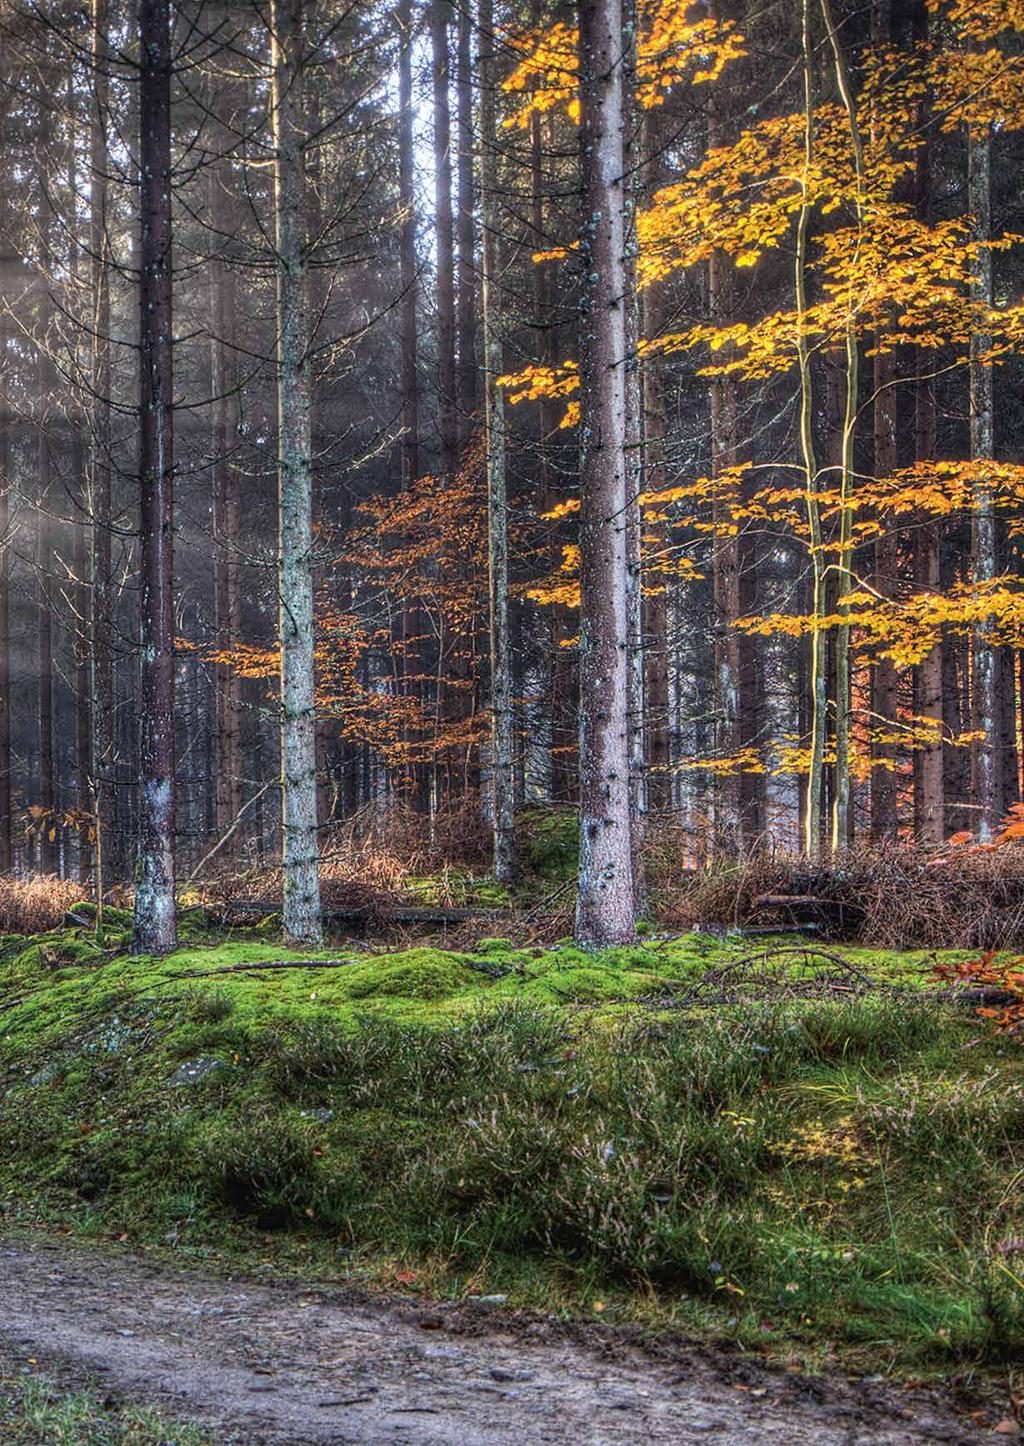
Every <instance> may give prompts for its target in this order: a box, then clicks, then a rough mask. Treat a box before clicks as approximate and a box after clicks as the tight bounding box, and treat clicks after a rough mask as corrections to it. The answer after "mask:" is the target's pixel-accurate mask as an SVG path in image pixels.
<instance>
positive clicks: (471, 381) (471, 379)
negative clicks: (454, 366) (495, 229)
mask: <svg viewBox="0 0 1024 1446" xmlns="http://www.w3.org/2000/svg"><path fill="white" fill-rule="evenodd" d="M487 43H488V37H487V36H486V35H484V36H481V40H480V45H481V48H482V47H483V46H484V45H486V44H487ZM480 64H481V66H482V65H483V60H482V59H481V61H480ZM472 67H473V17H472V13H471V7H470V5H469V4H468V3H467V4H463V5H460V7H459V23H458V46H457V66H456V89H457V93H458V139H459V159H458V169H457V174H458V183H459V210H458V228H457V229H458V241H459V273H458V280H459V309H458V342H459V364H458V376H457V406H458V412H459V437H460V442H461V443H462V445H463V446H464V445H465V442H466V439H467V438H468V437H469V435H470V433H471V432H472V430H473V417H474V414H475V412H476V401H477V358H476V223H475V215H474V210H475V207H474V199H475V198H474V184H473V69H472Z"/></svg>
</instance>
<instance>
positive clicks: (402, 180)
mask: <svg viewBox="0 0 1024 1446" xmlns="http://www.w3.org/2000/svg"><path fill="white" fill-rule="evenodd" d="M398 32H399V34H398V205H399V211H400V217H401V219H400V231H399V271H400V280H401V288H402V299H401V307H400V310H399V348H400V352H401V355H400V357H399V406H400V420H401V429H402V437H401V448H400V466H401V476H402V486H403V487H406V488H408V487H411V486H412V485H413V483H414V482H415V481H416V479H417V477H418V476H419V475H420V457H419V445H420V436H419V431H420V419H419V413H420V403H419V388H420V384H419V369H418V358H417V349H418V337H419V317H418V314H417V301H418V292H419V286H418V279H417V266H416V184H415V142H414V137H413V116H414V104H413V93H412V47H413V32H414V25H413V7H412V0H399V6H398ZM401 631H402V662H401V688H402V693H403V696H404V697H405V698H406V699H407V700H413V699H415V698H416V697H417V695H418V694H420V691H421V689H422V683H421V681H420V680H421V679H422V676H423V672H424V669H423V642H422V633H423V618H422V614H421V612H420V609H419V608H418V607H417V606H416V599H415V598H414V597H412V596H411V595H410V594H409V593H408V592H406V593H404V594H403V597H402V608H401ZM403 741H404V744H405V749H406V753H407V754H409V753H411V752H412V751H413V750H414V749H415V747H416V744H417V742H418V735H417V729H416V728H415V727H414V726H413V725H412V724H411V723H406V725H405V727H404V731H403ZM406 774H407V779H408V786H409V788H410V792H411V796H412V800H413V803H414V805H415V806H416V807H417V808H418V809H419V810H420V811H425V810H426V808H427V773H426V769H425V767H424V766H423V764H422V763H420V762H413V761H411V760H410V761H407V762H406Z"/></svg>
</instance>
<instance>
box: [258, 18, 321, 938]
mask: <svg viewBox="0 0 1024 1446" xmlns="http://www.w3.org/2000/svg"><path fill="white" fill-rule="evenodd" d="M271 26H272V30H273V46H272V51H273V112H274V147H275V162H274V193H275V194H274V200H275V207H274V209H275V222H276V238H277V247H276V249H277V258H276V260H277V328H278V339H277V361H278V530H279V536H278V551H279V561H278V590H279V601H280V633H281V636H280V644H281V836H282V854H283V866H284V910H283V922H284V932H285V937H286V938H287V939H288V940H290V941H291V942H294V943H297V944H312V945H315V944H318V943H319V942H320V941H321V939H322V938H323V924H322V920H321V914H320V855H319V845H318V837H317V789H316V698H315V662H314V620H313V484H312V457H311V452H312V431H311V408H310V377H309V356H308V351H309V328H308V320H307V315H306V294H305V293H306V258H305V248H304V224H303V219H304V218H303V175H304V164H305V157H304V153H303V126H302V121H303V104H302V82H303V70H304V59H305V58H304V55H303V43H304V13H303V0H274V4H273V7H272V11H271Z"/></svg>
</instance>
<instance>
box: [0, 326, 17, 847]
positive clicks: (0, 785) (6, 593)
mask: <svg viewBox="0 0 1024 1446" xmlns="http://www.w3.org/2000/svg"><path fill="white" fill-rule="evenodd" d="M8 344H9V338H8V328H7V316H6V313H5V312H4V311H3V310H2V309H0V874H9V873H10V872H11V868H12V867H13V864H14V850H13V843H14V839H13V834H14V828H13V822H14V821H13V819H12V817H11V794H12V788H11V782H12V780H11V762H12V760H11V626H10V596H11V593H10V589H11V548H10V538H9V536H8V532H9V529H10V525H11V516H10V486H11V475H10V473H11V410H10V404H9V403H8V401H7V397H8V395H9V393H8V377H9V368H8V358H7V348H8Z"/></svg>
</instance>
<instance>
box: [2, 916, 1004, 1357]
mask: <svg viewBox="0 0 1024 1446" xmlns="http://www.w3.org/2000/svg"><path fill="white" fill-rule="evenodd" d="M118 947H119V935H118V920H117V919H116V917H115V918H114V919H112V920H111V921H109V923H108V933H107V937H106V938H105V939H103V940H101V941H100V943H99V944H97V943H96V941H95V938H94V935H93V933H92V932H91V930H90V929H89V928H87V927H82V928H78V929H68V930H61V931H59V932H57V933H55V934H51V935H47V936H44V937H40V938H37V939H33V940H25V939H20V940H19V939H8V940H6V941H4V942H3V944H2V946H0V1212H2V1215H0V1218H4V1217H5V1218H6V1220H7V1221H8V1223H14V1224H23V1223H44V1224H50V1225H55V1226H59V1227H61V1228H67V1227H68V1226H71V1227H72V1228H74V1229H76V1230H78V1231H82V1232H87V1233H93V1234H99V1235H113V1236H116V1237H118V1238H125V1239H129V1240H132V1241H135V1242H137V1243H140V1244H143V1245H146V1246H148V1247H160V1248H163V1249H167V1250H173V1251H175V1252H177V1253H179V1254H184V1255H186V1256H189V1257H191V1258H195V1257H197V1256H201V1257H203V1258H206V1259H209V1258H218V1257H219V1258H223V1259H228V1260H230V1261H231V1262H232V1263H235V1264H237V1263H239V1262H242V1263H244V1264H248V1265H250V1266H256V1267H263V1268H272V1269H280V1270H293V1269H301V1270H304V1271H312V1272H317V1273H320V1274H322V1275H326V1276H329V1277H331V1278H334V1279H338V1278H348V1279H351V1278H357V1279H360V1280H366V1279H372V1280H377V1281H384V1282H390V1283H392V1284H395V1283H397V1284H398V1285H400V1286H401V1288H402V1289H403V1290H406V1291H423V1292H428V1293H434V1294H438V1295H461V1294H484V1295H502V1296H506V1297H507V1298H508V1300H509V1302H510V1303H512V1304H516V1305H524V1306H533V1307H537V1308H541V1309H545V1310H554V1311H556V1312H566V1313H576V1314H582V1315H584V1316H593V1315H595V1314H596V1315H598V1316H601V1317H603V1318H605V1319H615V1318H624V1319H626V1318H628V1319H634V1320H635V1319H641V1320H643V1321H646V1322H647V1323H648V1324H650V1325H651V1326H659V1325H675V1326H678V1327H681V1328H684V1329H687V1330H695V1331H702V1332H706V1333H711V1334H713V1335H715V1336H716V1337H720V1336H723V1335H724V1336H731V1337H735V1338H737V1339H739V1340H740V1341H742V1342H743V1343H744V1344H746V1345H747V1346H748V1347H751V1348H756V1349H763V1350H765V1351H769V1352H775V1353H778V1354H782V1355H786V1356H788V1357H791V1358H797V1359H801V1360H804V1361H822V1360H825V1359H828V1358H830V1357H841V1358H842V1359H844V1360H845V1361H848V1362H863V1363H864V1364H865V1365H867V1366H870V1368H872V1369H881V1368H883V1367H884V1366H885V1365H886V1364H887V1363H897V1364H899V1365H902V1366H905V1367H909V1366H915V1367H918V1366H921V1367H923V1366H929V1367H935V1368H942V1367H943V1366H945V1365H947V1364H949V1363H950V1362H952V1361H956V1360H963V1359H965V1358H966V1359H974V1360H989V1361H994V1360H996V1359H1001V1358H1003V1357H1005V1356H1007V1355H1013V1354H1014V1353H1016V1352H1018V1351H1019V1349H1020V1347H1021V1344H1022V1340H1024V1335H1022V1331H1024V1191H1022V1189H1021V1185H1022V1183H1024V1053H1022V1051H1021V1046H1020V1045H1019V1044H1018V1043H1016V1042H1013V1041H1007V1040H1004V1039H1001V1038H999V1037H998V1036H995V1035H994V1034H992V1033H991V1032H990V1030H989V1027H988V1026H986V1025H984V1024H983V1023H980V1022H979V1021H978V1020H976V1019H975V1018H974V1017H973V1016H972V1015H971V1014H970V1013H968V1012H965V1011H964V1010H962V1009H958V1008H956V1007H954V1006H952V1005H950V1004H949V1003H943V1002H940V1001H937V1000H935V999H934V998H933V997H932V994H933V991H930V990H929V989H928V987H927V967H928V962H929V956H925V955H923V954H920V953H918V954H912V955H897V954H890V953H883V952H878V951H874V952H873V951H867V950H863V949H847V948H842V949H840V950H839V951H838V952H840V953H841V954H842V956H843V957H844V959H846V960H848V961H849V963H851V964H852V965H854V966H856V967H857V968H859V969H860V970H862V971H864V972H865V973H866V974H869V975H870V976H871V977H872V978H873V979H875V980H876V981H878V982H879V983H880V984H881V985H882V986H885V987H881V988H879V989H877V990H874V991H872V992H869V993H867V994H864V995H850V996H848V997H847V996H844V995H843V994H842V993H839V994H835V993H831V994H829V996H828V997H827V998H820V999H799V998H797V999H794V998H787V997H786V996H785V992H784V991H783V992H782V993H777V992H774V991H769V992H768V993H767V994H766V995H765V997H764V998H761V999H757V998H751V999H747V1000H744V1001H740V1002H736V1001H733V1002H731V1003H728V1002H727V1003H719V1004H717V1005H714V1004H712V1005H707V1004H705V1005H704V1006H702V1007H693V1004H692V1000H690V999H689V996H688V991H689V990H690V989H691V988H692V986H693V985H694V984H695V983H696V982H698V981H699V980H700V979H702V978H705V977H706V976H707V974H708V971H709V970H714V969H717V968H720V967H721V966H723V965H724V964H726V963H728V962H729V961H730V960H732V959H735V958H737V957H739V956H740V955H741V954H746V953H750V952H752V950H754V949H756V948H758V947H760V945H752V944H751V942H750V941H749V940H735V939H719V938H716V937H714V936H711V935H688V936H685V937H683V938H680V939H672V940H660V941H659V940H657V939H648V940H646V941H644V942H643V943H641V944H638V945H637V946H635V947H633V948H629V949H621V950H613V951H609V952H607V953H605V954H601V955H592V956H588V955H585V954H583V953H581V952H580V951H578V950H577V949H575V948H574V947H573V946H571V945H570V944H566V945H565V946H563V947H556V948H551V949H543V948H533V947H517V946H516V945H515V944H514V943H512V942H510V941H508V940H491V941H484V942H483V943H482V944H481V945H479V946H478V948H477V949H476V950H474V951H473V952H472V953H468V952H458V951H450V950H444V949H439V948H434V947H418V948H411V949H404V950H401V951H396V952H390V953H388V952H379V953H370V952H367V951H362V950H359V951H352V950H350V951H348V952H346V949H345V947H343V946H339V947H337V948H335V949H333V950H328V951H326V952H325V953H323V954H321V955H307V956H298V955H296V954H295V953H294V952H289V951H286V950H285V949H283V948H281V947H279V946H277V945H274V944H272V943H269V942H266V940H261V939H258V938H239V937H232V938H229V939H220V940H215V941H211V940H208V939H203V937H202V935H201V932H200V930H199V926H198V923H197V924H196V926H195V930H194V935H193V939H192V941H191V942H190V943H189V945H188V947H185V948H183V949H181V950H180V951H179V952H178V953H176V954H173V955H171V956H169V957H168V958H166V959H164V960H159V961H157V960H152V959H146V958H137V957H132V956H130V955H129V954H127V953H124V952H118ZM299 960H304V961H305V962H306V963H308V964H310V965H314V964H316V963H318V962H319V963H323V962H331V961H333V963H334V965H335V966H336V967H330V968H314V967H310V968H300V967H291V968H283V969H275V968H272V967H259V968H248V969H247V968H246V967H245V966H268V965H273V964H274V963H275V962H282V961H293V962H296V961H299ZM240 966H241V967H240ZM890 986H891V987H890Z"/></svg>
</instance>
